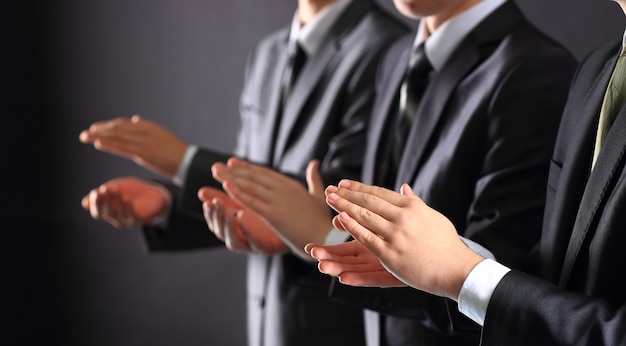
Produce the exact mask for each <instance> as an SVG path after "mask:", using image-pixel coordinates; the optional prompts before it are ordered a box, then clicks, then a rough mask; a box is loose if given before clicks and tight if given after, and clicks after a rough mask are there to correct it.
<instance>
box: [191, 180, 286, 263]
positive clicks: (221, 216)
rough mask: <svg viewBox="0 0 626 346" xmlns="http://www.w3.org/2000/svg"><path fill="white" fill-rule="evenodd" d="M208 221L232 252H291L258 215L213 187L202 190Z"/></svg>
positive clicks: (204, 209) (200, 196) (272, 253)
mask: <svg viewBox="0 0 626 346" xmlns="http://www.w3.org/2000/svg"><path fill="white" fill-rule="evenodd" d="M198 198H199V199H200V200H201V201H202V209H203V212H204V219H205V220H206V222H207V225H208V226H209V229H210V230H211V232H213V234H215V236H216V237H217V238H218V239H220V240H222V241H224V243H225V244H226V247H227V248H228V249H229V250H231V251H236V252H243V253H252V254H260V255H266V256H269V255H274V254H279V253H284V252H287V251H288V250H289V248H288V247H287V245H286V244H285V243H284V242H283V241H282V239H280V237H278V235H276V233H275V232H274V231H273V230H272V228H271V226H270V225H268V224H267V222H266V221H265V220H264V219H263V218H262V217H261V216H259V215H258V214H257V213H255V212H254V211H252V210H250V209H248V208H246V207H244V206H241V205H240V204H239V203H237V202H235V201H234V200H233V199H231V198H230V197H229V196H228V195H226V194H225V193H224V192H222V191H220V190H218V189H214V188H211V187H202V188H200V190H198Z"/></svg>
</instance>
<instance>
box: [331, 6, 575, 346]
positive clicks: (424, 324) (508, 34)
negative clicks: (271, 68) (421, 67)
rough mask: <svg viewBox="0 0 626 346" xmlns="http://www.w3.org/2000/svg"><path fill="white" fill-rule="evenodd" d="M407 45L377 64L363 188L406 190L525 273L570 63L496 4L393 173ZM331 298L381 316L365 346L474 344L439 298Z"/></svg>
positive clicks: (448, 70)
mask: <svg viewBox="0 0 626 346" xmlns="http://www.w3.org/2000/svg"><path fill="white" fill-rule="evenodd" d="M412 42H413V37H407V38H405V39H403V40H400V41H399V42H398V43H397V44H395V45H394V46H393V47H392V48H391V49H390V50H389V52H388V54H387V56H386V58H385V60H384V65H383V70H382V71H381V74H380V77H379V87H378V89H377V91H378V93H379V94H378V95H377V100H376V103H375V106H374V113H373V115H372V120H371V125H370V126H371V130H370V132H369V135H368V139H367V151H366V158H365V162H364V170H363V180H364V182H366V183H370V184H375V185H387V187H389V188H394V189H396V190H398V188H399V187H400V185H401V184H402V183H405V182H406V183H409V184H411V186H412V187H413V190H414V191H415V193H416V194H417V195H419V196H420V197H421V198H423V199H424V201H425V202H426V203H428V204H429V205H430V206H431V207H433V208H435V209H437V210H439V211H440V212H442V213H443V214H444V215H447V216H448V217H449V218H450V219H451V221H452V222H453V223H454V225H455V227H456V228H457V230H458V231H459V233H460V234H461V235H462V236H464V237H466V238H469V239H472V240H474V241H476V242H478V243H480V244H482V245H483V246H485V247H486V248H488V249H490V250H491V251H492V252H493V253H494V255H495V256H496V258H497V259H499V260H500V261H501V262H503V263H506V264H507V265H510V266H513V267H516V268H524V269H526V270H531V268H529V267H528V262H529V261H528V254H529V253H530V251H531V249H532V248H533V246H535V245H536V244H537V242H538V241H539V236H540V232H539V229H540V226H541V220H542V215H543V209H544V202H545V185H546V181H547V175H548V165H549V162H550V154H551V152H552V148H553V144H554V140H555V137H556V132H557V127H558V123H559V119H560V115H561V113H562V110H563V106H564V104H565V100H566V96H567V90H568V88H569V84H570V80H571V77H572V75H573V72H574V70H575V68H576V61H575V59H574V58H573V57H572V55H571V54H570V53H569V52H567V51H566V50H565V49H564V48H563V47H562V46H561V45H559V44H557V43H555V42H554V41H552V40H551V39H549V38H548V37H546V36H545V35H544V34H542V33H541V32H539V31H538V30H537V29H536V28H534V27H533V26H532V25H531V24H530V23H529V22H528V21H527V20H526V19H525V18H524V17H523V16H522V14H521V12H520V10H519V9H518V7H517V6H516V5H515V3H513V2H512V1H508V2H507V3H505V4H503V5H502V6H501V7H500V8H498V9H496V10H495V11H494V12H493V13H492V14H491V15H489V16H488V17H487V18H485V19H484V20H483V21H482V22H481V23H480V24H479V25H478V26H477V27H476V28H475V29H473V30H472V31H471V32H470V33H469V34H468V35H467V37H465V38H464V39H463V40H462V42H461V43H460V45H459V46H458V48H456V50H455V52H454V53H453V54H452V56H451V57H450V59H449V60H448V61H447V62H446V63H445V65H444V66H443V67H442V68H441V70H439V71H437V72H436V73H435V75H433V76H432V78H431V80H430V82H429V86H428V88H427V90H426V91H425V94H424V96H423V98H422V102H421V104H420V105H419V108H418V110H417V114H416V117H415V120H414V122H413V124H412V127H411V129H410V134H409V138H408V140H407V143H406V145H405V149H404V154H403V156H402V158H401V162H400V164H399V168H398V170H397V171H393V168H391V165H390V164H388V158H389V157H391V154H390V150H391V140H392V138H393V136H392V135H391V134H392V131H393V124H394V118H395V112H396V111H397V107H396V104H397V102H398V90H399V86H400V83H401V80H402V74H403V73H404V68H405V66H406V65H407V60H408V50H409V47H410V46H411V44H412ZM389 170H392V171H391V172H389ZM389 176H391V177H395V181H394V182H393V183H392V184H393V185H391V184H390V183H389V179H388V178H387V177H389ZM444 255H445V254H444ZM333 289H334V292H333V295H334V296H335V297H337V298H339V299H344V300H346V301H349V302H353V303H356V304H358V305H360V306H364V307H366V308H368V309H371V310H376V311H378V312H381V313H383V314H384V315H385V316H384V319H383V321H382V324H381V325H382V327H379V321H378V318H377V317H378V316H377V314H376V313H375V312H373V311H367V312H366V318H367V320H368V323H367V324H366V331H367V332H368V333H370V335H369V336H368V342H369V343H368V345H379V343H378V341H377V339H378V338H379V336H378V335H377V334H381V336H382V338H383V339H384V342H383V343H382V344H385V343H386V344H387V345H409V344H466V343H467V344H477V343H478V339H479V328H478V326H477V325H475V324H474V323H473V322H470V321H469V320H468V319H466V318H464V317H462V316H460V314H459V313H458V311H457V312H456V313H454V310H455V309H456V304H454V303H453V302H451V301H446V300H445V299H443V298H436V297H434V296H430V295H427V294H424V293H420V292H418V291H416V290H412V289H409V288H406V289H384V290H383V289H354V290H352V289H348V288H347V287H345V286H342V285H340V284H335V285H334V286H333ZM447 304H453V306H452V309H450V311H452V313H451V314H450V315H449V314H448V309H447V308H446V305H447Z"/></svg>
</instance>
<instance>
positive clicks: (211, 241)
mask: <svg viewBox="0 0 626 346" xmlns="http://www.w3.org/2000/svg"><path fill="white" fill-rule="evenodd" d="M228 157H229V156H228V155H223V154H220V153H217V152H213V151H209V150H206V149H200V150H198V151H197V152H196V154H195V156H194V157H193V159H192V161H191V163H190V166H189V169H188V171H187V176H186V177H185V179H184V181H185V183H184V185H183V186H182V187H180V188H179V187H177V186H174V185H173V184H169V183H163V185H164V186H165V187H166V188H167V189H168V190H169V191H170V194H171V196H172V197H173V198H174V200H173V205H172V208H171V210H170V213H169V215H168V222H167V226H166V228H165V229H162V228H157V227H144V229H143V231H144V236H145V239H146V242H147V245H148V248H149V249H150V250H151V251H180V250H192V249H202V248H206V247H211V246H219V245H222V244H223V242H222V241H221V240H219V239H217V238H216V237H215V236H214V235H213V233H212V232H211V231H210V230H209V229H208V226H207V224H206V221H205V220H204V216H203V214H202V202H201V201H200V200H199V199H198V189H200V188H201V187H203V186H210V187H214V188H216V189H221V188H222V187H221V184H219V183H218V182H217V181H216V180H215V179H214V178H213V176H212V174H211V166H212V165H213V163H215V162H218V161H219V162H225V161H226V160H227V159H228Z"/></svg>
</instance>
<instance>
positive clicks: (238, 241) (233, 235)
mask: <svg viewBox="0 0 626 346" xmlns="http://www.w3.org/2000/svg"><path fill="white" fill-rule="evenodd" d="M224 221H225V232H224V234H225V238H226V240H225V243H226V247H227V248H229V249H230V250H234V251H243V252H249V251H250V245H249V244H248V241H247V239H246V238H244V237H243V236H242V232H240V231H238V228H239V227H238V226H237V224H236V223H235V222H234V221H233V216H230V215H229V216H226V217H225V219H224Z"/></svg>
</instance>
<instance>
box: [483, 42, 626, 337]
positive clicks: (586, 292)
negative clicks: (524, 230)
mask: <svg viewBox="0 0 626 346" xmlns="http://www.w3.org/2000/svg"><path fill="white" fill-rule="evenodd" d="M621 42H622V38H621V37H620V38H619V39H616V40H615V41H611V42H609V43H607V44H605V45H603V46H602V47H600V48H599V49H597V50H596V51H594V52H592V53H591V54H590V55H589V56H588V57H587V58H586V59H585V60H584V61H583V63H582V64H581V67H580V69H579V71H578V73H577V75H576V78H575V81H574V84H573V85H572V89H571V91H570V96H569V99H568V103H567V106H566V108H565V111H564V113H563V120H562V122H561V126H560V128H559V135H558V137H557V142H556V146H555V150H554V154H553V156H552V164H551V166H550V178H549V182H548V194H547V196H548V199H547V205H546V213H545V220H544V225H543V233H542V239H541V247H540V256H539V258H540V263H541V267H542V274H541V277H542V278H543V279H544V280H539V279H537V278H535V277H531V276H529V275H526V274H522V273H520V272H517V271H512V272H510V273H509V274H507V275H506V276H505V277H504V279H503V280H502V281H501V282H500V284H499V285H498V287H497V288H496V291H495V292H494V295H493V296H492V299H491V302H490V303H489V307H488V310H487V316H486V320H485V325H484V329H483V344H484V345H504V344H506V345H539V344H542V345H557V344H558V345H625V344H626V271H624V269H623V267H622V265H626V251H625V246H624V244H626V168H625V165H626V156H624V153H625V152H626V107H624V106H623V107H622V109H621V110H620V112H619V114H618V116H617V118H616V120H615V122H614V123H613V126H612V127H611V130H610V131H609V134H608V136H607V138H606V141H605V144H604V145H603V147H602V151H601V153H600V156H599V158H598V161H597V162H596V166H595V168H594V169H593V171H591V165H590V164H591V158H592V153H593V146H594V141H595V132H596V129H597V125H598V118H599V114H600V108H601V105H602V100H603V97H604V92H605V90H606V86H607V84H608V81H609V79H610V76H611V73H612V71H613V68H614V66H615V62H616V60H617V53H618V52H619V50H620V48H621ZM620 268H622V269H620Z"/></svg>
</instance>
